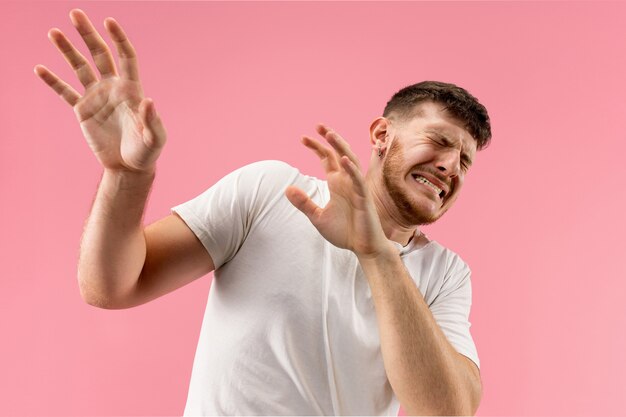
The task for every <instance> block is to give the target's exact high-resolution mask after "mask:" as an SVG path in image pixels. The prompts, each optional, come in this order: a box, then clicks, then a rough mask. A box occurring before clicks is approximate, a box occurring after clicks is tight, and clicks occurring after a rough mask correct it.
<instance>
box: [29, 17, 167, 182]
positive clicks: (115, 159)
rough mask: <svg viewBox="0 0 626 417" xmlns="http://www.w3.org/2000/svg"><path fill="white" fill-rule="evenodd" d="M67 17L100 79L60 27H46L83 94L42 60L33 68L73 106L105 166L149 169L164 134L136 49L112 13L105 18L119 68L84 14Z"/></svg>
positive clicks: (150, 169)
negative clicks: (147, 94) (142, 79)
mask: <svg viewBox="0 0 626 417" xmlns="http://www.w3.org/2000/svg"><path fill="white" fill-rule="evenodd" d="M70 19H71V21H72V24H73V25H74V27H75V28H76V29H77V31H78V33H80V35H81V37H82V38H83V40H84V41H85V44H86V45H87V47H88V48H89V51H90V53H91V55H92V56H93V59H94V62H95V64H96V67H97V69H98V72H99V73H100V79H98V77H97V76H96V73H95V72H94V70H93V68H92V67H91V65H90V64H89V63H88V62H87V60H86V59H85V57H84V56H83V55H82V54H81V53H80V52H79V51H78V50H77V49H76V48H75V47H74V45H72V43H71V42H70V41H69V40H68V39H67V37H66V36H65V35H64V34H63V33H62V32H61V31H60V30H59V29H51V30H50V31H49V32H48V37H49V38H50V40H51V41H52V43H53V44H54V45H55V46H56V47H57V49H58V50H59V51H60V52H61V53H62V54H63V57H64V58H65V60H66V61H67V62H68V63H69V64H70V66H71V67H72V69H73V70H74V72H75V73H76V76H77V77H78V80H79V81H80V83H81V84H82V85H83V86H84V87H85V91H84V94H83V95H82V96H81V95H80V94H79V93H78V92H77V91H76V90H74V89H73V88H72V87H71V86H70V85H69V84H67V83H66V82H65V81H63V80H61V79H60V78H59V77H58V76H57V75H56V74H54V73H53V72H52V71H50V70H49V69H48V68H46V67H45V66H43V65H36V66H35V69H34V70H35V74H37V76H39V78H41V79H42V80H43V81H44V82H45V83H46V84H47V85H48V86H50V87H51V88H52V89H53V90H54V91H55V92H56V93H57V94H59V95H60V96H61V97H62V98H63V100H65V101H66V102H67V103H68V104H69V105H70V106H72V107H73V109H74V113H75V114H76V117H77V118H78V121H79V122H80V127H81V130H82V132H83V134H84V136H85V139H86V140H87V143H88V145H89V147H90V148H91V150H92V151H93V153H94V154H95V156H96V158H97V159H98V161H99V162H100V164H101V165H102V166H103V167H104V168H105V169H108V170H116V171H119V170H123V171H132V172H151V171H153V170H154V168H155V165H156V161H157V158H158V157H159V154H160V153H161V150H162V148H163V146H164V145H165V142H166V136H167V134H166V132H165V128H164V127H163V124H162V122H161V120H160V118H159V117H158V115H157V114H156V110H155V107H154V103H153V102H152V100H150V99H148V98H145V97H144V93H143V89H142V87H141V83H140V82H139V71H138V66H137V56H136V54H135V49H134V48H133V46H132V45H131V43H130V41H129V40H128V38H127V37H126V34H125V33H124V31H123V30H122V27H121V26H120V25H119V24H118V23H117V22H116V21H115V20H114V19H113V18H110V17H109V18H107V19H105V21H104V26H105V28H106V30H107V32H108V33H109V35H110V36H111V39H112V40H113V42H114V43H115V47H116V49H117V53H118V56H119V72H118V70H117V68H116V66H115V61H114V59H113V55H112V54H111V51H110V49H109V47H108V46H107V44H106V42H105V41H104V40H103V39H102V37H101V36H100V34H99V33H98V31H97V30H96V29H95V28H94V26H93V25H92V23H91V22H90V21H89V18H88V17H87V15H86V14H85V13H84V12H83V11H82V10H80V9H74V10H72V11H71V12H70Z"/></svg>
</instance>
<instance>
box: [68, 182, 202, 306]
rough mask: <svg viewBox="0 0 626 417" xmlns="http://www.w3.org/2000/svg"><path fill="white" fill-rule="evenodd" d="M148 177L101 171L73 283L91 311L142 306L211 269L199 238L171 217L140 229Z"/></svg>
mask: <svg viewBox="0 0 626 417" xmlns="http://www.w3.org/2000/svg"><path fill="white" fill-rule="evenodd" d="M153 180H154V172H152V173H141V174H135V173H128V172H113V171H108V170H105V171H104V174H103V176H102V181H101V183H100V187H99V189H98V192H97V194H96V199H95V201H94V204H93V207H92V210H91V214H90V216H89V218H88V219H87V223H86V226H85V231H84V233H83V238H82V241H81V246H80V258H79V263H78V282H79V288H80V292H81V295H82V297H83V299H84V300H85V301H86V302H87V303H89V304H91V305H94V306H96V307H100V308H106V309H123V308H130V307H135V306H137V305H141V304H144V303H146V302H148V301H151V300H153V299H155V298H158V297H160V296H162V295H165V294H167V293H169V292H171V291H174V290H175V289H177V288H180V287H182V286H184V285H186V284H188V283H190V282H192V281H194V280H195V279H197V278H199V277H201V276H204V275H206V274H207V273H209V272H210V271H212V270H213V269H214V266H213V260H212V259H211V256H210V255H209V253H208V252H207V251H206V249H205V248H204V246H203V245H202V243H201V242H200V240H199V239H198V238H197V237H196V235H195V234H194V233H193V232H192V231H191V229H190V228H189V227H188V226H187V225H186V224H185V222H184V221H183V220H182V219H181V218H180V217H178V216H177V215H175V214H172V215H169V216H167V217H164V218H163V219H161V220H159V221H157V222H155V223H153V224H151V225H149V226H148V227H145V228H144V227H143V220H142V219H143V212H144V208H145V205H146V201H147V199H148V194H149V192H150V188H151V186H152V182H153Z"/></svg>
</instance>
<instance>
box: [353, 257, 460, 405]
mask: <svg viewBox="0 0 626 417" xmlns="http://www.w3.org/2000/svg"><path fill="white" fill-rule="evenodd" d="M361 266H362V268H363V271H364V273H365V275H366V277H367V279H368V282H369V284H370V287H371V289H372V297H373V300H374V305H375V308H376V316H377V319H378V328H379V333H380V339H381V350H382V354H383V361H384V364H385V370H386V372H387V377H388V378H389V382H390V384H391V386H392V388H393V390H394V392H395V394H396V396H397V397H398V400H399V401H400V403H401V404H402V406H403V407H404V409H405V411H406V412H407V413H408V414H411V415H432V414H439V415H442V414H443V415H457V414H470V413H471V411H470V409H471V405H470V398H469V397H468V388H469V387H468V386H467V384H466V382H465V380H464V379H463V369H462V368H461V367H460V366H459V365H460V364H459V356H458V354H457V352H456V350H455V349H454V347H453V346H452V345H451V344H450V343H449V342H448V340H447V338H446V336H445V335H444V333H443V332H442V330H441V329H440V328H439V326H438V325H437V323H436V321H435V319H434V317H433V316H432V313H431V312H430V309H429V308H428V305H427V304H426V302H425V301H424V298H423V296H422V294H421V293H420V291H419V289H418V288H417V286H416V285H415V283H414V282H413V280H412V279H411V277H410V276H409V273H408V271H407V270H406V268H405V267H404V265H403V264H402V261H401V260H400V257H399V256H398V255H397V254H395V253H392V252H390V253H388V254H387V255H386V256H381V257H377V258H376V259H373V260H361Z"/></svg>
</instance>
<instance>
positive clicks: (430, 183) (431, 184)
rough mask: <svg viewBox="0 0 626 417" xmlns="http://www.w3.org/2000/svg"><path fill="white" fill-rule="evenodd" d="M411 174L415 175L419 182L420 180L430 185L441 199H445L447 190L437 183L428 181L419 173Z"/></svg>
mask: <svg viewBox="0 0 626 417" xmlns="http://www.w3.org/2000/svg"><path fill="white" fill-rule="evenodd" d="M411 176H412V177H413V179H414V180H415V181H417V182H420V183H422V184H424V185H426V186H428V187H430V188H431V189H432V190H433V191H434V192H435V194H437V195H438V196H439V198H440V199H442V200H443V198H444V197H445V195H446V192H445V190H442V189H441V188H439V187H437V186H436V185H435V184H433V183H432V182H430V181H428V180H427V179H426V178H424V177H422V176H421V175H419V174H411Z"/></svg>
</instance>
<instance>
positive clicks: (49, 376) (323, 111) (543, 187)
mask: <svg viewBox="0 0 626 417" xmlns="http://www.w3.org/2000/svg"><path fill="white" fill-rule="evenodd" d="M73 7H80V8H82V9H83V10H85V11H86V12H87V13H88V15H89V16H90V17H91V18H92V21H94V23H95V24H96V26H97V27H98V28H99V29H101V30H102V28H103V26H102V21H103V20H104V18H105V17H107V16H113V17H115V18H116V19H117V20H118V21H119V22H120V23H121V24H122V25H123V27H124V28H125V29H126V31H127V33H128V35H129V37H130V38H131V40H132V41H133V43H134V45H135V47H136V49H137V51H138V53H139V58H140V65H141V67H140V70H141V75H142V78H143V82H144V86H145V91H146V93H147V95H148V96H150V97H153V98H154V100H155V103H156V107H157V110H158V111H159V112H160V114H161V116H162V118H163V120H164V122H165V124H166V127H167V129H168V133H169V135H168V143H167V145H166V148H165V150H164V152H163V154H162V157H161V159H160V161H159V165H158V177H157V180H156V183H155V186H154V189H153V191H152V194H151V198H150V201H149V205H148V208H147V212H146V217H145V220H146V224H148V223H151V222H153V221H155V220H157V219H160V218H161V217H164V216H166V215H168V214H169V208H170V207H172V206H174V205H177V204H179V203H181V202H183V201H186V200H188V199H190V198H192V197H194V196H196V195H197V194H199V193H200V192H202V191H203V190H205V189H206V188H207V187H209V186H210V185H211V184H213V183H214V182H215V181H216V180H217V179H219V178H220V177H221V176H223V175H224V174H226V173H227V172H229V171H231V170H233V169H235V168H237V167H240V166H242V165H244V164H247V163H249V162H252V161H256V160H261V159H280V160H284V161H287V162H289V163H290V164H292V165H295V166H297V167H299V168H300V169H301V171H303V172H305V173H308V174H312V175H318V176H320V175H322V170H321V168H320V166H319V163H318V161H317V158H316V157H315V156H314V155H313V154H312V153H310V151H308V150H307V149H306V148H304V147H303V146H302V145H301V144H300V143H299V137H300V135H302V134H305V133H306V134H314V124H315V123H316V122H318V121H323V122H326V123H328V124H329V125H330V126H332V127H334V128H335V129H336V130H338V131H339V132H340V133H342V134H343V136H344V137H345V138H347V139H348V140H349V141H350V142H351V143H352V146H353V148H354V149H355V151H356V153H357V154H358V156H359V157H360V158H361V160H362V161H363V162H364V163H366V161H367V158H368V154H369V151H370V149H369V147H368V127H369V123H370V122H371V120H372V119H374V118H375V117H377V116H378V115H380V114H381V112H382V109H383V107H384V105H385V103H386V101H387V100H388V99H389V97H390V96H391V95H392V94H393V93H394V92H395V91H397V90H398V89H399V88H401V87H403V86H405V85H407V84H410V83H414V82H417V81H421V80H426V79H435V80H442V81H448V82H453V83H457V84H459V85H461V86H463V87H465V88H467V89H468V90H469V91H470V92H472V93H473V94H475V95H476V96H477V97H478V98H479V99H480V100H481V101H482V102H483V103H484V104H485V105H486V106H487V108H488V109H489V112H490V115H491V119H492V126H493V136H494V137H493V143H492V145H491V147H489V148H488V149H487V150H485V151H483V152H481V153H479V154H478V157H477V161H476V163H475V166H474V168H472V170H471V171H470V174H469V176H468V177H467V180H466V186H465V189H464V191H463V193H462V195H461V198H460V199H459V200H458V202H457V205H456V206H455V207H454V208H453V209H452V210H451V211H450V212H449V213H448V214H447V215H446V216H444V218H443V219H442V220H441V222H440V223H438V224H436V225H432V226H430V227H427V228H425V231H426V233H428V234H429V236H431V237H433V238H435V239H437V240H438V241H440V242H441V243H443V244H444V245H446V246H448V247H450V248H451V249H453V250H454V251H456V252H458V253H459V254H461V256H462V257H463V258H464V259H465V260H466V261H467V262H468V263H469V264H470V266H471V268H472V270H473V276H472V282H473V289H474V299H473V302H474V304H473V310H472V316H471V321H472V324H473V326H472V334H473V336H474V340H475V342H476V345H477V347H478V352H479V355H480V358H481V362H482V369H481V372H482V378H483V383H484V396H483V400H482V404H481V406H480V409H479V411H478V415H532V416H539V415H553V416H565V415H568V416H578V415H580V416H583V415H619V414H621V415H624V408H623V397H624V394H626V390H625V383H624V375H625V374H626V359H625V358H624V352H626V336H625V333H626V307H624V302H623V299H624V293H625V292H626V284H625V278H626V263H625V253H624V252H625V251H624V244H623V235H624V232H626V227H625V222H624V217H623V215H624V213H625V211H626V205H625V202H624V192H623V189H624V180H625V179H626V175H625V174H626V164H625V163H624V159H625V154H626V138H625V132H626V114H625V113H626V110H625V109H626V44H625V43H624V42H625V41H624V40H625V39H626V26H624V21H625V18H626V4H623V3H565V2H552V3H544V2H529V3H510V2H507V3H499V2H491V3H469V2H462V3H455V2H443V3H386V4H383V3H373V2H370V3H350V2H348V3H317V4H313V3H170V2H161V3H148V2H142V3H122V2H112V3H93V2H89V3H86V2H54V3H35V2H29V3H17V2H15V3H2V4H0V15H2V16H3V19H2V21H3V24H2V25H0V51H2V65H1V66H0V72H1V75H0V83H1V84H0V131H1V136H0V196H1V197H0V198H1V199H2V201H1V204H0V210H1V212H0V213H1V215H0V230H1V232H0V233H1V235H2V238H1V240H0V256H1V263H2V264H1V273H2V279H1V280H0V285H1V288H0V294H1V297H2V299H1V300H0V301H1V302H0V332H1V335H2V343H1V344H0V370H1V372H0V375H1V376H0V393H1V394H0V404H1V405H0V407H1V409H0V413H1V414H3V415H155V414H158V415H180V414H182V412H183V408H184V404H185V400H186V395H187V388H188V382H189V377H190V374H191V366H192V361H193V355H194V352H195V348H196V342H197V338H198V335H199V331H200V324H201V319H202V314H203V311H204V306H205V302H206V298H207V294H208V291H209V285H210V277H205V278H203V279H199V280H197V281H196V282H194V283H192V284H190V285H188V286H187V287H185V288H182V289H181V290H179V291H177V292H174V293H172V294H169V295H167V296H165V297H163V298H161V299H158V300H156V301H155V302H152V303H149V304H147V305H144V306H141V307H138V308H135V309H131V310H123V311H106V310H99V309H96V308H94V307H91V306H89V305H87V304H85V303H84V302H83V301H82V300H81V298H80V296H79V292H78V286H77V282H76V263H77V256H78V245H79V240H80V236H81V233H82V228H83V222H84V221H85V218H86V216H87V214H88V213H89V210H90V207H91V203H92V199H93V197H94V193H95V190H96V186H97V184H98V182H99V179H100V174H101V168H100V166H99V165H98V163H97V161H96V160H95V158H94V157H93V155H92V154H91V152H90V150H89V148H88V147H87V145H86V143H85V142H84V139H83V137H82V134H81V132H80V129H79V126H78V123H77V121H76V119H75V117H74V114H73V113H72V110H71V108H70V107H69V106H68V105H66V104H65V103H64V102H62V101H61V100H60V99H59V98H58V97H57V96H56V95H55V94H54V93H53V92H52V90H49V89H48V87H47V86H45V85H44V84H43V83H42V82H41V81H40V80H39V79H37V77H36V76H35V75H34V74H33V67H34V65H35V64H38V63H41V64H45V65H47V66H48V67H49V68H51V69H52V70H54V71H56V72H57V73H58V74H60V75H61V76H62V77H63V78H64V79H66V80H68V81H70V82H71V83H72V84H73V85H74V86H75V88H78V86H79V85H80V84H79V83H78V82H77V81H76V79H75V77H74V75H73V73H72V72H71V71H70V69H69V66H67V64H66V63H65V61H64V60H63V59H62V57H61V56H60V55H59V53H58V52H57V51H56V49H55V48H54V47H53V45H52V44H51V43H50V42H49V41H48V39H47V36H46V33H47V31H48V30H49V29H50V28H52V27H58V28H60V29H61V30H62V31H64V32H66V33H67V34H68V35H69V36H70V38H71V39H72V40H74V41H75V42H76V44H77V45H80V48H81V49H82V50H83V51H86V48H85V47H84V44H82V43H81V42H79V36H78V35H77V33H76V32H75V31H74V30H73V27H72V26H71V24H70V21H69V17H68V12H69V11H70V9H71V8H73ZM106 39H107V40H109V39H108V37H106ZM79 91H82V89H80V90H79ZM216 343H219V340H216Z"/></svg>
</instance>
